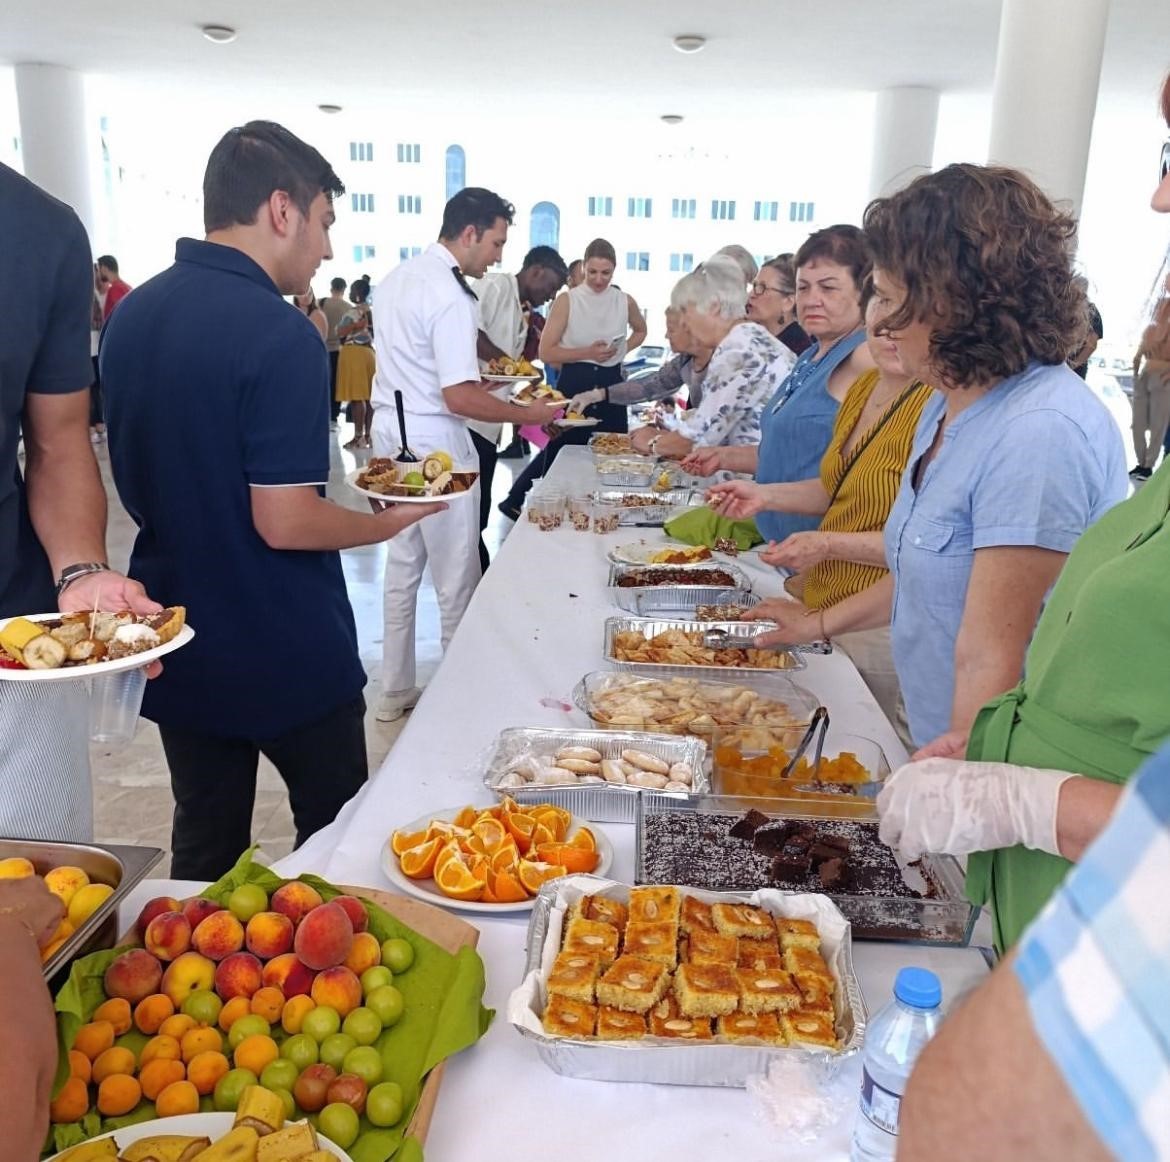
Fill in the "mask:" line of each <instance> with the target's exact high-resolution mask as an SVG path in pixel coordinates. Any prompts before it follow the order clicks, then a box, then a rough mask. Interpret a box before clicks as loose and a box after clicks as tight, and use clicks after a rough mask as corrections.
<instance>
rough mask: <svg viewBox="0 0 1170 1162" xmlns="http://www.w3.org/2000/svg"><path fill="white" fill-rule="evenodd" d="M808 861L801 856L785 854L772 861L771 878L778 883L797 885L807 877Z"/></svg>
mask: <svg viewBox="0 0 1170 1162" xmlns="http://www.w3.org/2000/svg"><path fill="white" fill-rule="evenodd" d="M808 869H809V861H808V858H807V857H806V856H803V855H791V854H788V853H787V852H785V853H783V854H781V855H778V856H776V857H775V858H774V859H773V860H772V878H773V880H774V881H776V882H778V883H797V882H799V881H802V880H803V879H804V877H805V876H807V875H808Z"/></svg>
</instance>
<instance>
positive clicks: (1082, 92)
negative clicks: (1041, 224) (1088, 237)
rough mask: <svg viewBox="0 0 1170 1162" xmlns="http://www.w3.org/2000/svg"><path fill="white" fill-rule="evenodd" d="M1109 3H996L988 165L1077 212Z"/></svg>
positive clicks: (1045, 0)
mask: <svg viewBox="0 0 1170 1162" xmlns="http://www.w3.org/2000/svg"><path fill="white" fill-rule="evenodd" d="M1108 22H1109V0H1003V14H1002V16H1001V17H1000V25H999V51H998V56H997V58H996V64H995V91H994V94H993V96H992V106H991V148H990V151H989V156H990V160H991V162H992V163H993V164H996V165H1010V166H1014V167H1015V168H1016V169H1021V170H1023V171H1024V172H1025V173H1027V174H1028V175H1029V176H1030V177H1031V178H1032V179H1033V180H1034V181H1035V182H1036V183H1037V184H1038V185H1039V186H1040V187H1041V189H1043V190H1044V192H1045V193H1046V194H1048V196H1049V197H1050V198H1052V199H1053V200H1054V201H1058V202H1063V203H1066V204H1069V205H1071V208H1072V212H1073V213H1074V214H1079V213H1080V210H1081V196H1082V194H1083V193H1084V189H1085V170H1086V168H1087V166H1088V161H1089V142H1090V139H1091V138H1092V134H1093V118H1094V116H1095V114H1096V110H1097V87H1098V83H1099V81H1100V78H1101V57H1102V54H1103V53H1104V50H1105V29H1106V25H1107V24H1108Z"/></svg>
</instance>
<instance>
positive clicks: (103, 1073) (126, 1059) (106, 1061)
mask: <svg viewBox="0 0 1170 1162" xmlns="http://www.w3.org/2000/svg"><path fill="white" fill-rule="evenodd" d="M137 1065H138V1062H137V1060H136V1059H135V1057H134V1054H133V1053H131V1052H130V1050H129V1049H123V1048H122V1047H121V1046H120V1045H115V1046H113V1047H112V1048H110V1049H107V1050H106V1051H105V1052H104V1053H99V1054H98V1057H97V1060H96V1061H94V1063H93V1075H92V1079H93V1082H94V1084H95V1085H101V1083H102V1082H103V1081H105V1080H106V1078H107V1077H112V1076H113V1075H114V1074H115V1073H126V1074H129V1075H130V1076H131V1077H132V1076H133V1075H134V1070H135V1068H136V1067H137Z"/></svg>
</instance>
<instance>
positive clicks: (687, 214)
mask: <svg viewBox="0 0 1170 1162" xmlns="http://www.w3.org/2000/svg"><path fill="white" fill-rule="evenodd" d="M670 216H671V217H672V218H693V217H694V216H695V199H694V198H671V199H670Z"/></svg>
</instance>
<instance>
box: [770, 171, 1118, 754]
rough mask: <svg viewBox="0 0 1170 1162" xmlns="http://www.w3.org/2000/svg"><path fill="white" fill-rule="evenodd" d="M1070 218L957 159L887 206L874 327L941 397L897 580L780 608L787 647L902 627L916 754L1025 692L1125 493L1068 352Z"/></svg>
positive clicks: (896, 545)
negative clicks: (1066, 579) (1076, 565)
mask: <svg viewBox="0 0 1170 1162" xmlns="http://www.w3.org/2000/svg"><path fill="white" fill-rule="evenodd" d="M1074 233H1075V226H1074V223H1073V220H1072V219H1071V218H1069V217H1068V216H1067V215H1065V214H1063V213H1061V212H1059V211H1058V210H1056V209H1055V208H1054V207H1053V205H1052V204H1051V203H1050V202H1049V201H1048V199H1047V198H1046V197H1045V196H1044V195H1043V194H1042V193H1041V192H1040V190H1039V189H1038V188H1037V187H1036V186H1035V185H1034V184H1033V183H1032V182H1031V181H1029V180H1028V179H1027V178H1026V177H1024V176H1023V175H1022V174H1019V173H1016V172H1014V171H1012V170H1007V169H997V168H988V167H983V166H975V165H953V166H948V167H947V168H946V169H944V170H941V171H940V172H939V173H936V174H931V175H929V176H927V177H923V178H920V179H918V180H917V181H915V182H914V183H912V184H911V185H910V186H909V187H907V188H906V189H905V190H903V191H901V192H900V193H898V194H895V195H894V196H892V197H890V198H883V199H879V200H878V201H875V202H873V203H872V204H871V205H870V207H869V209H868V210H867V211H866V215H865V235H866V241H867V243H868V245H869V247H870V250H871V252H872V254H873V259H874V274H873V281H874V291H875V303H874V310H875V312H876V318H875V329H876V330H877V332H878V333H879V334H886V335H888V336H889V338H890V340H891V341H892V342H893V343H894V345H895V346H896V347H897V349H898V354H899V356H900V358H901V361H902V364H903V367H904V368H905V370H906V372H907V374H909V375H912V376H914V377H916V378H918V379H921V380H922V381H923V382H925V383H930V384H932V385H933V386H934V388H935V396H934V398H933V399H932V400H931V402H930V403H928V404H927V406H926V408H925V410H924V411H923V413H922V418H921V420H920V422H919V425H918V429H917V433H916V435H915V439H914V445H913V448H912V450H911V453H910V460H909V462H908V465H907V470H906V473H905V475H904V476H903V478H902V485H901V488H900V490H899V492H898V498H897V500H896V501H895V503H894V507H893V509H892V511H891V512H890V517H889V520H888V521H887V523H886V529H885V545H886V557H887V561H888V563H889V566H890V575H889V577H888V578H886V579H885V580H883V581H879V582H877V583H876V584H875V585H873V586H871V587H870V588H869V589H868V590H866V591H865V592H863V593H860V594H857V595H856V596H854V597H851V598H849V599H847V600H846V601H842V602H840V603H838V604H837V605H834V606H831V607H830V608H828V609H825V610H815V611H813V610H805V609H804V608H803V607H801V606H796V607H795V608H794V607H793V606H792V605H791V604H790V603H784V602H768V603H764V604H762V605H761V606H758V607H757V609H756V614H757V616H760V617H769V616H770V617H773V618H775V619H777V620H779V621H780V622H781V629H780V631H779V632H778V633H777V634H775V635H772V636H771V640H773V641H777V642H779V641H789V642H791V641H808V640H814V639H816V638H819V637H824V636H832V635H833V634H836V633H843V632H846V631H850V630H857V629H868V628H871V627H875V626H879V625H883V624H886V623H887V622H889V624H890V627H891V640H892V644H893V651H894V661H895V665H896V667H897V671H898V678H899V680H900V682H901V685H902V692H903V696H904V698H905V703H906V711H907V715H908V717H909V721H910V733H911V736H912V737H913V739H914V741H915V743H916V744H917V745H918V746H919V747H921V748H923V749H922V750H920V751H919V752H918V753H919V755H920V756H923V757H925V755H930V754H941V755H956V754H959V755H961V754H962V753H963V751H964V749H965V747H966V742H967V734H968V732H969V730H970V728H971V723H972V722H973V720H974V718H975V715H976V713H977V712H978V710H979V708H980V707H981V706H982V705H983V704H984V703H985V702H987V701H988V700H989V699H991V698H995V697H997V696H999V695H1000V694H1003V693H1004V691H1006V690H1009V689H1011V688H1012V687H1013V686H1014V685H1015V684H1016V683H1017V682H1018V681H1019V680H1020V675H1021V673H1022V670H1023V661H1024V652H1025V650H1026V648H1027V645H1028V640H1029V639H1030V638H1031V636H1032V631H1033V629H1034V628H1035V625H1036V619H1037V618H1038V617H1039V614H1040V609H1041V606H1042V605H1043V602H1044V597H1045V594H1046V593H1047V592H1048V590H1049V589H1050V588H1051V586H1052V584H1053V582H1054V581H1055V580H1056V577H1057V575H1058V574H1059V572H1060V569H1061V566H1062V565H1063V564H1064V561H1065V558H1066V555H1067V554H1068V552H1069V550H1070V549H1071V548H1072V546H1073V544H1074V542H1075V541H1076V539H1077V538H1078V537H1079V536H1080V534H1081V533H1082V532H1083V531H1084V530H1085V528H1086V527H1087V526H1088V525H1089V524H1091V523H1092V522H1093V521H1094V520H1096V519H1097V518H1098V517H1099V516H1101V515H1102V514H1103V513H1104V512H1105V511H1106V510H1107V509H1109V508H1110V507H1111V506H1112V505H1114V504H1116V503H1117V502H1118V501H1119V500H1121V499H1122V497H1123V496H1124V495H1125V492H1126V487H1127V484H1126V474H1125V458H1124V450H1123V448H1122V444H1121V438H1120V435H1119V433H1118V431H1117V429H1116V427H1115V425H1114V424H1113V421H1112V419H1111V417H1110V416H1109V414H1108V412H1107V411H1106V410H1105V408H1104V407H1103V406H1102V405H1101V404H1100V403H1099V402H1098V401H1097V399H1096V398H1095V397H1094V396H1093V394H1092V393H1091V392H1090V391H1089V390H1088V388H1086V387H1085V385H1084V384H1083V383H1082V382H1081V381H1080V380H1079V379H1078V378H1077V376H1076V374H1075V373H1074V372H1073V371H1072V370H1071V369H1070V368H1069V367H1068V366H1067V364H1066V363H1065V360H1066V358H1067V356H1068V353H1069V351H1070V350H1072V348H1073V347H1074V346H1075V345H1076V342H1077V339H1078V337H1079V335H1080V329H1081V326H1082V321H1083V317H1084V303H1083V292H1082V290H1081V289H1080V287H1079V285H1078V284H1077V283H1075V282H1074V280H1073V273H1072V269H1071V266H1070V257H1069V256H1070V252H1071V244H1072V240H1073V235H1074Z"/></svg>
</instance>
